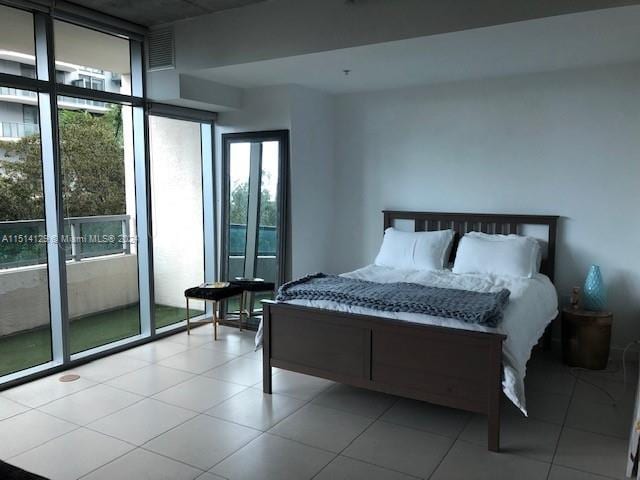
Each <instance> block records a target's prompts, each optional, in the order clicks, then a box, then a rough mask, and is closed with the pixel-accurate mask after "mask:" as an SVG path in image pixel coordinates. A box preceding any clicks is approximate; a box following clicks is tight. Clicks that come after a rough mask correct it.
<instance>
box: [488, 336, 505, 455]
mask: <svg viewBox="0 0 640 480" xmlns="http://www.w3.org/2000/svg"><path fill="white" fill-rule="evenodd" d="M489 356H490V358H491V360H490V361H489V365H496V363H497V364H499V365H502V339H499V340H497V341H495V342H492V344H491V348H490V352H489ZM489 385H490V387H489V398H488V406H487V426H488V427H487V435H488V441H487V446H488V448H489V450H491V451H492V452H498V451H500V397H501V396H502V367H500V368H498V369H491V368H489Z"/></svg>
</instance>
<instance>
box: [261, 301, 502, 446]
mask: <svg viewBox="0 0 640 480" xmlns="http://www.w3.org/2000/svg"><path fill="white" fill-rule="evenodd" d="M263 332H264V339H263V343H264V348H263V389H264V392H265V393H271V391H272V385H271V368H272V367H277V368H282V369H284V370H290V371H293V372H299V373H305V374H308V375H313V376H316V377H322V378H326V379H329V380H333V381H336V382H340V383H345V384H349V385H353V386H356V387H362V388H367V389H370V390H376V391H379V392H384V393H389V394H393V395H399V396H403V397H408V398H413V399H416V400H423V401H427V402H431V403H435V404H438V405H444V406H448V407H453V408H459V409H462V410H467V411H470V412H477V413H483V414H486V415H487V416H488V419H489V431H488V447H489V449H490V450H493V451H498V449H499V442H500V393H501V378H502V370H501V368H502V367H501V365H502V342H503V340H504V339H505V338H506V337H505V336H504V335H500V334H494V333H483V332H473V331H468V330H460V329H453V328H444V327H437V326H432V325H421V324H415V323H409V322H403V321H398V320H391V319H384V318H380V317H372V316H366V315H355V314H349V313H342V312H335V311H331V310H322V309H317V308H309V307H302V306H297V305H290V304H282V303H274V302H268V301H265V302H263Z"/></svg>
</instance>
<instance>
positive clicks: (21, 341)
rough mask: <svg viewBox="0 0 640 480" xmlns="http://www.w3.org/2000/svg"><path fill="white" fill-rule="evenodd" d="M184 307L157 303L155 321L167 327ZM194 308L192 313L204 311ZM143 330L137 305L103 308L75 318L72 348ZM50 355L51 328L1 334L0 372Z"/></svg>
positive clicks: (76, 349) (36, 362) (178, 318)
mask: <svg viewBox="0 0 640 480" xmlns="http://www.w3.org/2000/svg"><path fill="white" fill-rule="evenodd" d="M186 313H187V312H186V310H185V309H184V308H178V307H170V306H167V305H155V317H156V325H157V326H158V327H159V328H160V327H164V326H167V325H171V324H172V323H176V322H178V321H181V320H183V319H184V318H185V317H186ZM201 313H202V312H201V311H197V310H192V316H195V315H199V314H201ZM139 332H140V319H139V314H138V306H137V305H132V306H129V307H126V308H121V309H118V310H112V311H109V312H101V313H97V314H95V315H89V316H86V317H82V318H79V319H77V320H74V321H73V322H72V323H71V332H70V340H71V351H72V352H73V353H77V352H82V351H84V350H87V349H89V348H93V347H96V346H99V345H105V344H107V343H111V342H115V341H118V340H122V339H123V338H128V337H131V336H134V335H137V334H138V333H139ZM50 359H51V332H50V330H49V329H48V328H42V329H37V330H30V331H27V332H24V333H18V334H15V335H10V336H7V337H2V338H0V376H2V375H6V374H8V373H12V372H16V371H18V370H22V369H25V368H29V367H32V366H35V365H40V364H42V363H46V362H48V361H49V360H50Z"/></svg>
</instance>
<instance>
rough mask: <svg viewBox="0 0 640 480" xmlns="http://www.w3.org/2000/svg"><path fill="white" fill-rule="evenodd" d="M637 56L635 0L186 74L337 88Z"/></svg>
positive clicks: (639, 14) (230, 81)
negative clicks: (620, 5)
mask: <svg viewBox="0 0 640 480" xmlns="http://www.w3.org/2000/svg"><path fill="white" fill-rule="evenodd" d="M638 60H640V6H630V7H621V8H612V9H606V10H597V11H591V12H584V13H576V14H570V15H562V16H556V17H549V18H544V19H537V20H530V21H526V22H517V23H511V24H506V25H499V26H494V27H487V28H479V29H473V30H466V31H462V32H454V33H447V34H441V35H433V36H429V37H420V38H414V39H409V40H401V41H394V42H388V43H382V44H376V45H367V46H362V47H355V48H346V49H341V50H334V51H329V52H321V53H314V54H309V55H301V56H295V57H287V58H281V59H275V60H267V61H260V62H253V63H247V64H241V65H232V66H225V67H218V68H212V69H205V70H200V71H196V72H189V74H190V75H194V76H198V77H200V78H205V79H208V80H214V81H216V82H220V83H223V84H227V85H232V86H236V87H242V88H247V87H258V86H267V85H281V84H299V85H304V86H308V87H312V88H316V89H320V90H324V91H327V92H331V93H344V92H353V91H364V90H378V89H385V88H398V87H408V86H414V85H424V84H429V83H440V82H450V81H458V80H466V79H472V78H485V77H495V76H504V75H513V74H520V73H532V72H542V71H553V70H559V69H565V68H578V67H587V66H595V65H601V64H614V63H626V62H634V61H638ZM344 69H349V70H351V73H350V74H349V75H348V76H345V74H344V73H343V70H344Z"/></svg>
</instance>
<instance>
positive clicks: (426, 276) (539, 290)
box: [256, 265, 558, 415]
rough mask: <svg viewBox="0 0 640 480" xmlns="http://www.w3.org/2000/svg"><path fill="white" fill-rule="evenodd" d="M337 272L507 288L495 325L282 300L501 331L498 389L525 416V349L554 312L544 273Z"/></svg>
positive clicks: (555, 303) (492, 289) (366, 269)
mask: <svg viewBox="0 0 640 480" xmlns="http://www.w3.org/2000/svg"><path fill="white" fill-rule="evenodd" d="M342 276H344V277H350V278H359V279H362V280H369V281H372V282H380V283H389V282H411V283H419V284H422V285H429V286H435V287H446V288H456V289H461V290H473V291H477V292H496V291H499V290H501V289H503V288H506V289H508V290H509V291H510V292H511V295H510V297H509V304H508V305H507V308H506V309H505V312H504V319H503V320H502V322H501V323H500V325H499V326H498V327H497V328H490V327H485V326H482V325H474V324H469V323H465V322H462V321H460V320H453V319H448V318H442V317H433V316H430V315H423V314H416V313H402V312H399V313H398V312H383V311H379V310H374V309H370V308H363V307H355V306H350V305H345V304H342V303H338V302H333V301H326V300H294V301H291V302H288V303H293V304H296V305H305V306H310V307H316V308H324V309H327V310H337V311H341V312H349V313H359V314H365V315H374V316H377V317H385V318H394V319H398V320H405V321H408V322H415V323H423V324H429V325H440V326H444V327H452V328H461V329H465V330H478V331H485V332H500V333H504V334H505V335H507V339H506V340H505V342H504V344H503V365H504V378H503V381H502V389H503V391H504V393H505V395H506V396H507V397H508V398H509V399H510V400H511V401H512V402H513V403H514V404H515V405H516V406H517V407H518V408H519V409H520V410H521V411H522V412H523V413H524V414H525V415H526V414H527V410H526V404H525V395H524V377H525V374H526V366H527V361H528V360H529V356H530V355H531V349H532V348H533V346H534V345H535V344H536V343H537V342H538V339H539V338H540V337H541V336H542V334H543V333H544V330H545V328H546V326H547V325H548V324H549V322H551V321H552V320H553V319H554V318H555V317H556V315H557V313H558V296H557V293H556V289H555V287H554V286H553V284H552V283H551V281H550V280H549V278H547V277H546V276H545V275H542V274H538V275H536V276H535V277H534V278H516V277H505V276H497V275H486V274H482V275H481V274H455V273H452V272H451V271H449V270H441V271H424V270H401V269H395V268H389V267H380V266H377V265H369V266H366V267H364V268H361V269H359V270H355V271H353V272H349V273H344V274H342ZM261 337H262V324H261V325H260V329H259V330H258V335H257V336H256V342H257V343H259V342H260V341H261Z"/></svg>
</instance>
